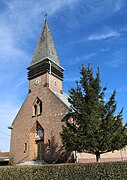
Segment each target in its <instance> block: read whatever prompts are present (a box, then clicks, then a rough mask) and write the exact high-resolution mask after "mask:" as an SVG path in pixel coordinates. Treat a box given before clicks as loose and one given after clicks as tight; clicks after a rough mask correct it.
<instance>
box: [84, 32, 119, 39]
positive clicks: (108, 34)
mask: <svg viewBox="0 0 127 180" xmlns="http://www.w3.org/2000/svg"><path fill="white" fill-rule="evenodd" d="M119 36H120V33H118V32H116V31H109V32H102V33H99V34H93V35H90V36H88V38H87V40H88V41H99V40H104V39H108V38H113V37H119Z"/></svg>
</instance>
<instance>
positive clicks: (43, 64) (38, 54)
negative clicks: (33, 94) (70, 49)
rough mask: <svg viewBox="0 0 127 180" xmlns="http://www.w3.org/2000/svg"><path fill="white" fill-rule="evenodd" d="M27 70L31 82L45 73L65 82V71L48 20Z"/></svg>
mask: <svg viewBox="0 0 127 180" xmlns="http://www.w3.org/2000/svg"><path fill="white" fill-rule="evenodd" d="M27 69H28V79H29V80H31V79H33V78H36V77H38V76H40V75H43V74H45V73H48V74H50V75H53V76H55V77H57V78H58V79H60V80H63V71H64V69H63V68H62V67H61V65H60V61H59V58H58V55H57V52H56V48H55V45H54V42H53V39H52V36H51V33H50V29H49V26H48V22H47V19H46V20H45V23H44V26H43V29H42V32H41V35H40V37H39V40H38V43H37V45H36V48H35V51H34V55H33V57H32V61H31V64H30V66H29V67H28V68H27Z"/></svg>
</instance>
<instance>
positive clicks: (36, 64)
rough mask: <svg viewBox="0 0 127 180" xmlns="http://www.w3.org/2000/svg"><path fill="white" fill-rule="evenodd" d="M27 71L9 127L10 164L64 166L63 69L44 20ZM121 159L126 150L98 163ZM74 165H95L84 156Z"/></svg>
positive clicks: (65, 104)
mask: <svg viewBox="0 0 127 180" xmlns="http://www.w3.org/2000/svg"><path fill="white" fill-rule="evenodd" d="M27 70H28V80H29V89H28V95H27V97H26V99H25V100H24V103H23V104H22V106H21V108H20V110H19V112H18V113H17V115H16V117H15V119H14V121H13V122H12V125H11V145H10V162H12V163H14V164H17V163H22V162H27V161H29V162H30V161H34V162H36V161H38V162H46V163H59V162H67V161H68V155H67V153H66V151H65V149H64V147H63V145H62V141H61V137H60V132H61V131H62V119H63V118H65V116H66V115H67V114H68V112H69V109H70V104H69V102H68V95H67V94H65V93H64V92H63V90H62V82H63V73H64V68H63V67H62V66H61V64H60V60H59V57H58V55H57V51H56V48H55V45H54V41H53V38H52V35H51V32H50V29H49V26H48V22H47V20H45V22H44V26H43V29H42V32H41V34H40V37H39V40H38V43H37V45H36V48H35V51H34V54H33V57H32V61H31V63H30V66H29V67H28V68H27ZM72 155H73V153H72ZM73 157H74V156H73ZM74 158H75V157H74ZM125 159H127V152H126V149H124V150H120V151H115V152H110V153H106V154H104V155H102V156H101V161H117V160H125ZM78 161H79V162H95V161H96V158H95V156H94V155H91V154H88V153H78Z"/></svg>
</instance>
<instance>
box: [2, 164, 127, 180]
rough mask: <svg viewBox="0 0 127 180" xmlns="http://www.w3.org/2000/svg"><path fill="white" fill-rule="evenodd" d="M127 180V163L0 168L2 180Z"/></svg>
mask: <svg viewBox="0 0 127 180" xmlns="http://www.w3.org/2000/svg"><path fill="white" fill-rule="evenodd" d="M6 179H7V180H15V179H16V180H39V179H41V180H57V179H58V180H126V179H127V162H125V161H124V162H113V163H91V164H57V165H42V166H8V167H7V166H6V167H0V180H6Z"/></svg>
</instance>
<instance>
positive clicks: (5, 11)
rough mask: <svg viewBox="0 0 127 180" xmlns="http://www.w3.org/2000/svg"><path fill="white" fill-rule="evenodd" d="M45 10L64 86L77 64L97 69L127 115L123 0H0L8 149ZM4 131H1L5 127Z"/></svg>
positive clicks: (0, 72) (1, 116) (1, 144)
mask: <svg viewBox="0 0 127 180" xmlns="http://www.w3.org/2000/svg"><path fill="white" fill-rule="evenodd" d="M45 12H48V14H49V16H48V22H49V26H50V30H51V33H52V36H53V39H54V41H55V45H56V49H57V52H58V55H59V58H60V61H61V65H62V66H63V67H64V68H65V73H64V82H63V90H64V91H65V92H66V93H68V88H69V87H71V86H75V81H76V80H78V79H79V77H80V75H79V70H80V67H81V64H82V63H84V64H85V65H87V64H88V63H91V66H92V67H93V69H94V72H95V71H96V68H97V67H98V66H99V67H100V72H101V81H102V86H104V85H105V84H108V85H107V87H108V89H107V92H106V99H108V97H109V96H110V95H111V93H112V91H113V90H114V89H116V91H117V95H116V100H117V102H118V104H117V107H118V111H119V110H120V109H121V107H124V112H123V118H124V122H126V120H127V100H126V99H127V78H126V77H127V68H126V67H127V1H126V0H62V1H61V0H53V1H52V0H47V1H45V0H38V1H35V0H1V1H0V77H1V78H0V87H1V88H0V151H9V141H10V136H9V135H10V130H8V129H7V127H8V126H9V125H11V123H12V121H13V119H14V117H15V115H16V113H17V111H18V110H19V108H20V106H21V104H22V103H23V100H24V99H25V97H26V95H27V92H28V80H27V70H26V68H27V67H28V66H29V64H30V62H31V59H32V55H33V52H34V49H35V46H36V43H37V40H38V37H39V35H40V32H41V29H42V27H43V23H44V14H45ZM3 132H4V133H5V134H4V133H3Z"/></svg>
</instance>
